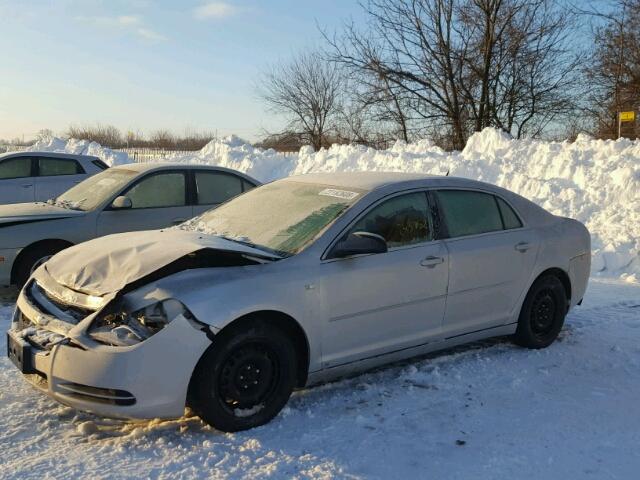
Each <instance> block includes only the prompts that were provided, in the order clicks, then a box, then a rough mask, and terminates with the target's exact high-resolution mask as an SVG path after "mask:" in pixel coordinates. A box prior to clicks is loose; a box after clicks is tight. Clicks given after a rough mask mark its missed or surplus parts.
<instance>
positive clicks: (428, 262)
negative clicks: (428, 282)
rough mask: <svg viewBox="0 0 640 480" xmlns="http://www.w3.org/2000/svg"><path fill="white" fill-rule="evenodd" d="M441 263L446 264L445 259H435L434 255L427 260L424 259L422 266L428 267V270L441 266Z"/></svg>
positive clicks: (421, 262)
mask: <svg viewBox="0 0 640 480" xmlns="http://www.w3.org/2000/svg"><path fill="white" fill-rule="evenodd" d="M441 263H444V258H442V257H434V256H433V255H429V256H428V257H426V258H423V259H422V260H421V261H420V265H422V266H423V267H428V268H433V267H435V266H436V265H440V264H441Z"/></svg>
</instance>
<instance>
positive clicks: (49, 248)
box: [15, 244, 65, 288]
mask: <svg viewBox="0 0 640 480" xmlns="http://www.w3.org/2000/svg"><path fill="white" fill-rule="evenodd" d="M64 248H65V247H64V246H62V245H57V244H50V245H40V246H34V247H32V248H30V249H28V250H27V251H26V252H24V254H22V255H21V256H20V258H19V259H18V264H17V265H16V271H15V280H16V285H17V286H18V288H22V287H23V286H24V284H25V283H27V280H29V277H30V276H31V274H32V273H33V272H34V271H35V270H36V268H38V267H39V266H40V265H42V264H43V263H44V262H46V261H47V260H49V259H50V258H51V257H53V256H54V255H55V254H56V253H58V252H59V251H61V250H64Z"/></svg>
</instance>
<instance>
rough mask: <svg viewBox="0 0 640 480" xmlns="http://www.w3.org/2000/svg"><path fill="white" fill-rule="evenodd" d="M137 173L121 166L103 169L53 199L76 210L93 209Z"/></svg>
mask: <svg viewBox="0 0 640 480" xmlns="http://www.w3.org/2000/svg"><path fill="white" fill-rule="evenodd" d="M137 175H138V172H136V171H135V170H126V169H121V168H118V169H109V170H105V171H104V172H100V173H98V174H97V175H94V176H92V177H89V178H87V179H86V180H84V181H83V182H81V183H79V184H78V185H76V186H75V187H73V188H71V189H69V190H67V191H66V192H64V193H63V194H62V195H60V196H59V197H58V198H56V199H55V203H56V204H59V205H62V206H65V207H67V208H73V209H77V210H85V211H88V210H93V209H94V208H96V207H97V206H99V205H101V204H102V203H103V202H104V201H106V200H107V199H108V198H109V197H111V196H112V195H115V194H116V193H117V192H118V191H120V189H121V188H123V187H124V186H125V185H127V184H128V183H129V182H130V181H131V180H133V178H134V177H135V176H137Z"/></svg>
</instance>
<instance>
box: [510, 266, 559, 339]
mask: <svg viewBox="0 0 640 480" xmlns="http://www.w3.org/2000/svg"><path fill="white" fill-rule="evenodd" d="M566 314H567V295H566V291H565V288H564V285H563V284H562V282H561V281H560V279H558V277H556V276H555V275H545V276H543V277H540V278H539V279H537V280H536V281H535V282H534V283H533V285H532V286H531V288H530V289H529V293H527V296H526V298H525V299H524V303H523V304H522V310H521V311H520V317H519V318H518V328H517V330H516V333H515V335H514V341H515V343H517V344H518V345H521V346H523V347H527V348H545V347H548V346H549V345H551V344H552V343H553V342H554V340H555V339H556V338H557V337H558V334H559V333H560V330H562V326H563V325H564V317H565V315H566Z"/></svg>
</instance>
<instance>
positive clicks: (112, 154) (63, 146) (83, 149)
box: [29, 137, 132, 166]
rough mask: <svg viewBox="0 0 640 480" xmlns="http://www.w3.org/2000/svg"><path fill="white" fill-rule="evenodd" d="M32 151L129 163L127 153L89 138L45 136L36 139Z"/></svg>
mask: <svg viewBox="0 0 640 480" xmlns="http://www.w3.org/2000/svg"><path fill="white" fill-rule="evenodd" d="M29 150H30V151H34V152H59V153H71V154H73V155H91V156H94V157H98V158H100V159H101V160H103V161H104V162H105V163H106V164H107V165H109V166H114V165H122V164H125V163H131V161H132V160H131V159H130V158H129V155H127V154H126V153H125V152H118V151H116V150H111V149H110V148H106V147H103V146H101V145H100V144H99V143H96V142H90V141H89V140H76V139H74V138H71V139H69V140H63V139H61V138H57V137H45V138H42V139H40V140H38V141H37V142H36V143H35V144H33V145H32V146H31V147H30V148H29Z"/></svg>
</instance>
